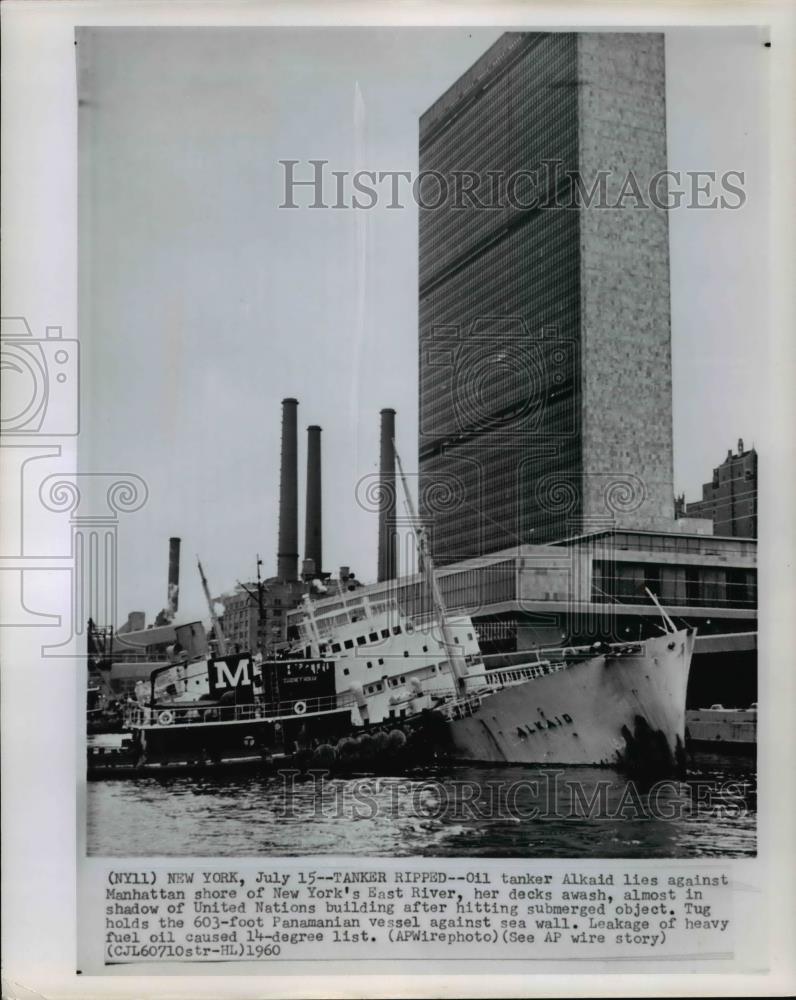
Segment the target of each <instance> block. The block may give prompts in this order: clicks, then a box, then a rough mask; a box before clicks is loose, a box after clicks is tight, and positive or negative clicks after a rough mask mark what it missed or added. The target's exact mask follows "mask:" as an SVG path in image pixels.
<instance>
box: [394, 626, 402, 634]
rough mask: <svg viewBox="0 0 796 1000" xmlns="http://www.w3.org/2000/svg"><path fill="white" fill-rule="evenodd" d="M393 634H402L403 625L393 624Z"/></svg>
mask: <svg viewBox="0 0 796 1000" xmlns="http://www.w3.org/2000/svg"><path fill="white" fill-rule="evenodd" d="M392 634H393V635H400V634H401V626H400V625H393V627H392Z"/></svg>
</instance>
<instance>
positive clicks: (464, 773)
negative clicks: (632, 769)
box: [87, 754, 756, 858]
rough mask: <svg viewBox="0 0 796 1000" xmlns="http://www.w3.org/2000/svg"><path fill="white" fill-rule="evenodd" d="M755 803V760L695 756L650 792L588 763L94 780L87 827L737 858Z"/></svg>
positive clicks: (96, 841)
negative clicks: (682, 776)
mask: <svg viewBox="0 0 796 1000" xmlns="http://www.w3.org/2000/svg"><path fill="white" fill-rule="evenodd" d="M755 810H756V777H755V766H754V762H753V761H752V760H751V759H749V758H744V757H731V756H723V755H717V754H710V755H708V754H699V755H694V757H693V758H692V762H691V767H690V769H689V773H688V777H687V779H686V780H685V781H682V782H662V783H658V784H657V785H653V786H651V787H646V788H645V787H641V786H638V785H635V784H631V783H628V782H626V781H625V780H624V779H622V778H621V777H620V775H619V774H617V773H616V772H614V771H612V770H610V769H607V768H587V767H584V768H574V767H570V768H560V769H550V768H527V767H522V768H519V767H499V766H494V767H491V766H490V767H468V768H456V769H455V770H453V769H445V770H441V769H434V770H427V771H423V772H415V773H412V774H411V775H404V776H376V775H364V774H363V775H358V776H354V777H349V778H334V779H321V778H320V777H316V778H314V779H309V780H308V779H303V780H298V779H297V778H296V776H295V775H293V774H289V775H282V776H280V775H271V776H267V777H266V776H249V777H240V778H235V779H224V780H219V779H214V780H208V779H197V778H171V779H155V778H143V779H137V780H135V781H133V780H118V781H98V782H91V783H89V785H88V831H87V832H88V852H89V854H93V855H104V856H116V857H122V856H136V855H140V856H155V855H182V856H204V857H236V856H247V855H253V856H267V855H275V856H289V855H303V854H308V855H312V854H338V855H347V856H359V857H367V856H371V857H378V856H426V857H435V856H439V857H442V856H458V857H461V856H473V857H477V856H482V857H624V858H632V857H679V858H685V857H709V856H724V857H741V856H748V855H753V854H754V853H755V850H756V814H755Z"/></svg>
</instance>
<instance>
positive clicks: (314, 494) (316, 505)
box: [304, 424, 323, 576]
mask: <svg viewBox="0 0 796 1000" xmlns="http://www.w3.org/2000/svg"><path fill="white" fill-rule="evenodd" d="M322 539H323V535H322V523H321V428H320V427H318V426H317V424H313V425H312V426H311V427H308V428H307V519H306V522H305V525H304V561H305V562H307V561H309V560H312V562H313V563H314V572H315V575H316V576H319V575H320V573H321V570H322V569H323V565H322V559H323V545H322Z"/></svg>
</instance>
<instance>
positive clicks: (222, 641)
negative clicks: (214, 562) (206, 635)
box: [196, 556, 227, 656]
mask: <svg viewBox="0 0 796 1000" xmlns="http://www.w3.org/2000/svg"><path fill="white" fill-rule="evenodd" d="M196 565H197V566H198V567H199V576H200V577H201V578H202V590H203V591H204V592H205V600H206V601H207V607H208V609H209V611H210V621H211V622H212V623H213V631H214V632H215V633H216V642H217V643H218V651H219V653H221V655H222V656H226V655H227V639H226V636H225V635H224V631H223V629H222V628H221V622H220V621H219V620H218V615H217V614H216V612H215V609H214V607H213V600H212V598H211V597H210V590H209V588H208V586H207V577H206V576H205V571H204V570H203V569H202V563H201V560H200V559H199V556H197V557H196Z"/></svg>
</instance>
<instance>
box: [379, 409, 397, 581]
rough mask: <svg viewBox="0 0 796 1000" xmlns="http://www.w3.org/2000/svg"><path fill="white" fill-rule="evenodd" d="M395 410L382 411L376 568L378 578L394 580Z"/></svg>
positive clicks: (395, 564)
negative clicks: (377, 566)
mask: <svg viewBox="0 0 796 1000" xmlns="http://www.w3.org/2000/svg"><path fill="white" fill-rule="evenodd" d="M394 439H395V410H389V409H385V410H382V411H381V449H380V452H379V568H378V579H379V582H380V583H381V581H382V580H393V579H395V575H396V573H397V572H398V539H397V538H396V535H395V526H394V525H393V524H392V521H393V519H394V517H395V445H394V443H393V442H394Z"/></svg>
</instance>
